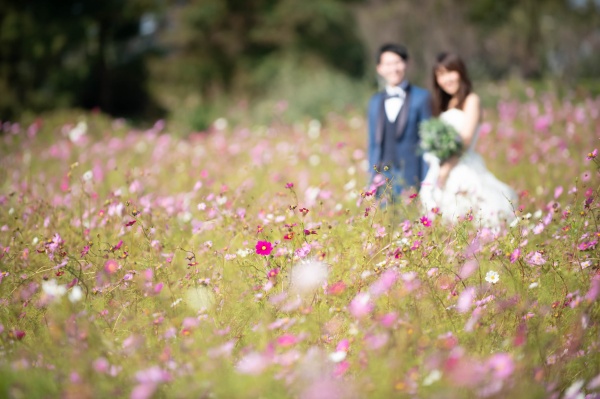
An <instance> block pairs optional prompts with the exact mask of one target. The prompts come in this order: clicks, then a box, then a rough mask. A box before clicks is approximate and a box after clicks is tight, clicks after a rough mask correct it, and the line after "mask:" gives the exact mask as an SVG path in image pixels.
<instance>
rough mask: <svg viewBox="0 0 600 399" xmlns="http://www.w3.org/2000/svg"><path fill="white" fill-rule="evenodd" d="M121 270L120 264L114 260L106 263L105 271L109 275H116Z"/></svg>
mask: <svg viewBox="0 0 600 399" xmlns="http://www.w3.org/2000/svg"><path fill="white" fill-rule="evenodd" d="M119 269H120V266H119V264H118V263H117V261H116V260H114V259H109V260H107V261H106V262H105V263H104V271H105V272H106V273H107V274H114V273H116V272H117V270H119Z"/></svg>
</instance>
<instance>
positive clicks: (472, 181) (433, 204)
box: [419, 108, 518, 227]
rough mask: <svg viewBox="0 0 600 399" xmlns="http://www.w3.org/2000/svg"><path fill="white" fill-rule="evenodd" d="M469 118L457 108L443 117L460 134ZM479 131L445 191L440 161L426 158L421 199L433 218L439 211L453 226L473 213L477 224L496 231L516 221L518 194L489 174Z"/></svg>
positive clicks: (448, 179)
mask: <svg viewBox="0 0 600 399" xmlns="http://www.w3.org/2000/svg"><path fill="white" fill-rule="evenodd" d="M465 117H466V115H465V113H464V111H462V110H460V109H457V108H453V109H449V110H448V111H445V112H443V113H442V114H441V115H440V118H441V119H442V120H443V121H445V122H446V123H449V124H451V125H452V126H454V128H455V129H456V130H460V129H461V128H462V126H463V125H464V123H465ZM478 130H479V129H477V131H476V132H475V134H474V136H473V140H472V142H471V144H470V146H469V148H468V149H467V150H466V151H465V152H464V153H463V155H462V156H461V158H460V160H459V162H458V164H457V165H456V166H455V167H454V168H453V169H452V170H451V171H450V174H449V176H448V178H447V180H446V184H445V186H444V187H443V188H440V187H438V185H437V180H438V176H439V172H440V160H439V159H438V158H437V157H436V156H434V155H432V154H429V153H427V154H425V155H424V159H425V162H427V163H428V164H429V170H428V172H427V175H426V176H425V179H424V181H423V182H422V185H421V190H420V192H419V198H420V200H421V204H422V205H423V208H424V211H425V212H427V213H428V215H429V216H430V217H434V216H435V215H434V213H433V212H432V211H431V210H432V209H433V208H438V210H439V213H441V216H442V218H443V219H444V220H446V221H449V222H455V221H457V219H458V218H459V217H464V216H466V215H468V214H469V213H472V215H473V218H474V220H476V221H477V222H479V223H481V224H482V225H484V226H487V227H496V226H499V225H501V224H502V223H504V222H508V223H510V222H511V221H513V220H514V219H515V214H514V213H515V212H514V211H515V210H516V209H517V199H518V198H517V194H516V193H515V191H514V190H513V189H512V188H510V187H509V186H508V185H506V184H504V183H503V182H501V181H500V180H498V179H497V178H496V177H495V176H494V175H493V174H492V173H491V172H490V171H488V170H487V168H486V167H485V162H484V161H483V159H482V158H481V156H480V155H479V154H477V153H476V152H475V144H476V142H477V136H478Z"/></svg>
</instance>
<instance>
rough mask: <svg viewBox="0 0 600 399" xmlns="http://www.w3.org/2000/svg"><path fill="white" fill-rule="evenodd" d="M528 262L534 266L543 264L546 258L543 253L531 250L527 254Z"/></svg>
mask: <svg viewBox="0 0 600 399" xmlns="http://www.w3.org/2000/svg"><path fill="white" fill-rule="evenodd" d="M527 263H529V264H530V265H533V266H541V265H543V264H544V263H546V259H544V257H543V256H542V254H541V253H540V252H538V251H535V252H530V253H529V254H528V255H527Z"/></svg>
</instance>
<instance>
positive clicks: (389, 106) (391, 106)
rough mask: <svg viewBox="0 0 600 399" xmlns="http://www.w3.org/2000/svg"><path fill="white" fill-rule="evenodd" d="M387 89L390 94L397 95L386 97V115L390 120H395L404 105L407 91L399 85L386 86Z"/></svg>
mask: <svg viewBox="0 0 600 399" xmlns="http://www.w3.org/2000/svg"><path fill="white" fill-rule="evenodd" d="M385 91H386V93H387V95H389V96H397V97H391V98H386V99H385V104H384V106H385V115H386V116H387V118H388V120H389V121H390V122H394V121H395V120H396V118H397V117H398V114H399V113H400V110H401V109H402V106H403V105H404V99H405V98H406V92H405V91H404V90H403V89H402V88H401V87H399V86H395V87H392V86H386V88H385Z"/></svg>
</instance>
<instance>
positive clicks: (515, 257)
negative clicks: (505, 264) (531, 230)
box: [510, 248, 521, 263]
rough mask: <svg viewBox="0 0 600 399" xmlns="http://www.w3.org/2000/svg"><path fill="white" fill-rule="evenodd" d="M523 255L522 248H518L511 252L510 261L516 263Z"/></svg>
mask: <svg viewBox="0 0 600 399" xmlns="http://www.w3.org/2000/svg"><path fill="white" fill-rule="evenodd" d="M520 257H521V249H520V248H517V249H515V250H514V251H513V252H512V253H511V254H510V263H515V262H516V261H517V260H518V259H519V258H520Z"/></svg>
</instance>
